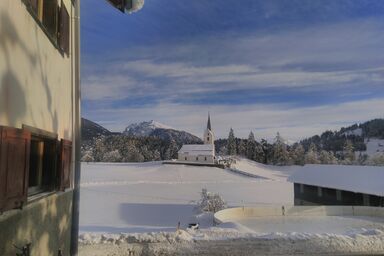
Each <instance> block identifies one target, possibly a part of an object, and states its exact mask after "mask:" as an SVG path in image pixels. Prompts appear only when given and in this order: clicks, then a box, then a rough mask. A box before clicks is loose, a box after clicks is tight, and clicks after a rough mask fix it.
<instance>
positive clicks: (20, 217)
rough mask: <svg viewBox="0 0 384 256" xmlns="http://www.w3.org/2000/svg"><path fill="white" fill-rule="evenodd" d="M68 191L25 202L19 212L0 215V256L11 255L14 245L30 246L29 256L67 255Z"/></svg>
mask: <svg viewBox="0 0 384 256" xmlns="http://www.w3.org/2000/svg"><path fill="white" fill-rule="evenodd" d="M71 208H72V191H68V192H61V193H54V194H52V195H49V196H46V197H42V198H40V199H37V200H36V201H34V202H29V203H28V204H27V205H26V206H25V207H24V208H23V209H21V210H12V211H7V212H5V213H3V214H2V215H0V255H2V256H8V255H9V256H15V255H16V252H18V251H17V250H16V249H15V247H14V246H13V245H14V244H15V245H17V246H19V247H22V246H24V245H25V244H27V243H31V255H38V256H51V255H52V256H57V255H58V250H59V249H61V250H62V252H63V255H64V256H66V255H69V250H70V235H71V234H70V230H71V228H70V227H71V210H72V209H71Z"/></svg>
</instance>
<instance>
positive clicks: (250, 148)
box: [247, 132, 256, 160]
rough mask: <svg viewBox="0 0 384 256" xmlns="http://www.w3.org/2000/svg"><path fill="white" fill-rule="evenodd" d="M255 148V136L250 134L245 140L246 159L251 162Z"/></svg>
mask: <svg viewBox="0 0 384 256" xmlns="http://www.w3.org/2000/svg"><path fill="white" fill-rule="evenodd" d="M255 147H256V141H255V136H254V135H253V132H250V133H249V136H248V140H247V158H248V159H251V160H254V159H255Z"/></svg>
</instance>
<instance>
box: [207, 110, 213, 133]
mask: <svg viewBox="0 0 384 256" xmlns="http://www.w3.org/2000/svg"><path fill="white" fill-rule="evenodd" d="M207 129H208V130H210V131H212V128H211V116H210V114H209V112H208V122H207Z"/></svg>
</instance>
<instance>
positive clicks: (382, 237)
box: [79, 159, 384, 256]
mask: <svg viewBox="0 0 384 256" xmlns="http://www.w3.org/2000/svg"><path fill="white" fill-rule="evenodd" d="M234 168H236V169H237V170H241V171H242V172H244V173H249V174H252V175H254V176H258V177H261V178H254V177H249V176H246V175H243V174H239V173H235V172H232V171H229V170H223V169H219V168H215V167H199V166H184V165H163V164H162V163H161V162H150V163H123V164H110V163H94V164H86V163H83V164H82V183H81V198H80V200H81V201H80V233H81V234H80V239H79V240H80V252H79V255H85V256H87V255H260V254H262V255H295V254H309V253H310V254H316V253H317V254H332V255H333V254H335V253H336V252H337V253H338V254H345V255H348V254H352V253H372V254H373V253H380V252H384V226H383V223H381V222H380V221H374V220H372V219H368V218H365V219H364V218H360V219H356V218H355V219H348V218H343V217H331V218H328V217H316V218H315V217H311V219H306V218H296V219H295V217H293V218H291V219H289V221H284V218H279V219H273V218H272V219H271V218H270V219H268V220H266V219H264V220H261V219H260V221H251V222H250V223H247V221H248V220H238V221H236V222H228V223H223V224H221V225H219V226H216V227H215V226H212V223H213V216H212V214H198V213H197V212H196V209H195V204H196V201H197V200H198V199H199V198H200V194H199V193H200V192H201V190H202V188H207V189H208V191H211V192H215V193H219V194H220V195H222V197H223V198H224V199H225V200H226V201H227V202H228V205H229V206H256V205H266V204H274V205H282V204H284V205H289V204H293V184H292V183H289V182H287V181H286V180H287V177H289V176H290V175H291V174H293V173H294V171H295V170H297V169H301V168H302V167H271V166H264V165H262V164H258V163H255V162H252V161H249V160H244V159H237V163H236V164H235V166H234ZM286 220H287V219H286ZM178 222H180V224H181V228H182V230H178V231H177V232H175V230H176V227H177V224H178ZM190 222H199V223H200V229H199V230H192V229H187V228H186V226H187V224H188V223H190ZM255 223H256V225H255ZM132 252H134V254H131V253H132Z"/></svg>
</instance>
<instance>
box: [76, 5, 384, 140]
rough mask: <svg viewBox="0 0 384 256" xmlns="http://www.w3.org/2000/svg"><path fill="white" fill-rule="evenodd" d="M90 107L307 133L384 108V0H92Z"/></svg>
mask: <svg viewBox="0 0 384 256" xmlns="http://www.w3.org/2000/svg"><path fill="white" fill-rule="evenodd" d="M81 5H82V19H81V22H82V23H81V24H82V25H81V28H82V97H83V107H82V111H83V116H84V117H86V118H89V119H91V120H93V121H95V122H98V123H100V124H101V125H103V126H105V127H106V128H109V129H110V130H113V131H122V130H123V129H124V128H125V126H127V125H129V124H130V123H134V122H140V121H145V120H152V119H153V120H156V121H159V122H162V123H164V124H166V125H169V126H172V127H174V128H176V129H182V130H186V131H189V132H192V133H194V134H196V135H201V134H202V132H203V129H204V125H205V122H206V118H207V112H208V111H210V112H211V116H212V125H213V129H214V130H215V132H216V136H217V137H226V136H227V134H228V131H229V128H230V127H233V129H234V131H235V135H237V136H238V137H244V138H246V137H247V136H248V134H249V132H250V131H251V130H252V131H253V132H254V133H255V135H256V137H257V138H259V139H260V138H272V137H274V136H275V134H276V132H278V131H279V132H280V133H281V134H282V136H283V137H285V138H286V139H289V140H299V139H301V138H303V137H305V136H310V135H314V134H316V133H320V132H322V131H325V130H327V129H332V130H334V129H337V128H340V127H342V126H346V125H349V124H353V123H355V122H363V121H366V120H369V119H372V118H381V117H383V116H384V111H383V110H384V1H382V0H375V1H370V0H364V1H363V0H361V1H359V0H338V1H334V0H268V1H266V0H263V1H261V0H238V1H229V0H210V1H207V0H193V1H185V0H184V1H182V0H146V2H145V5H144V8H143V9H142V10H141V11H139V12H137V13H134V14H132V15H123V14H121V13H119V12H118V11H116V10H115V9H113V8H111V7H110V6H109V5H108V4H107V3H106V2H105V1H103V0H99V1H95V0H82V2H81Z"/></svg>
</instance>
